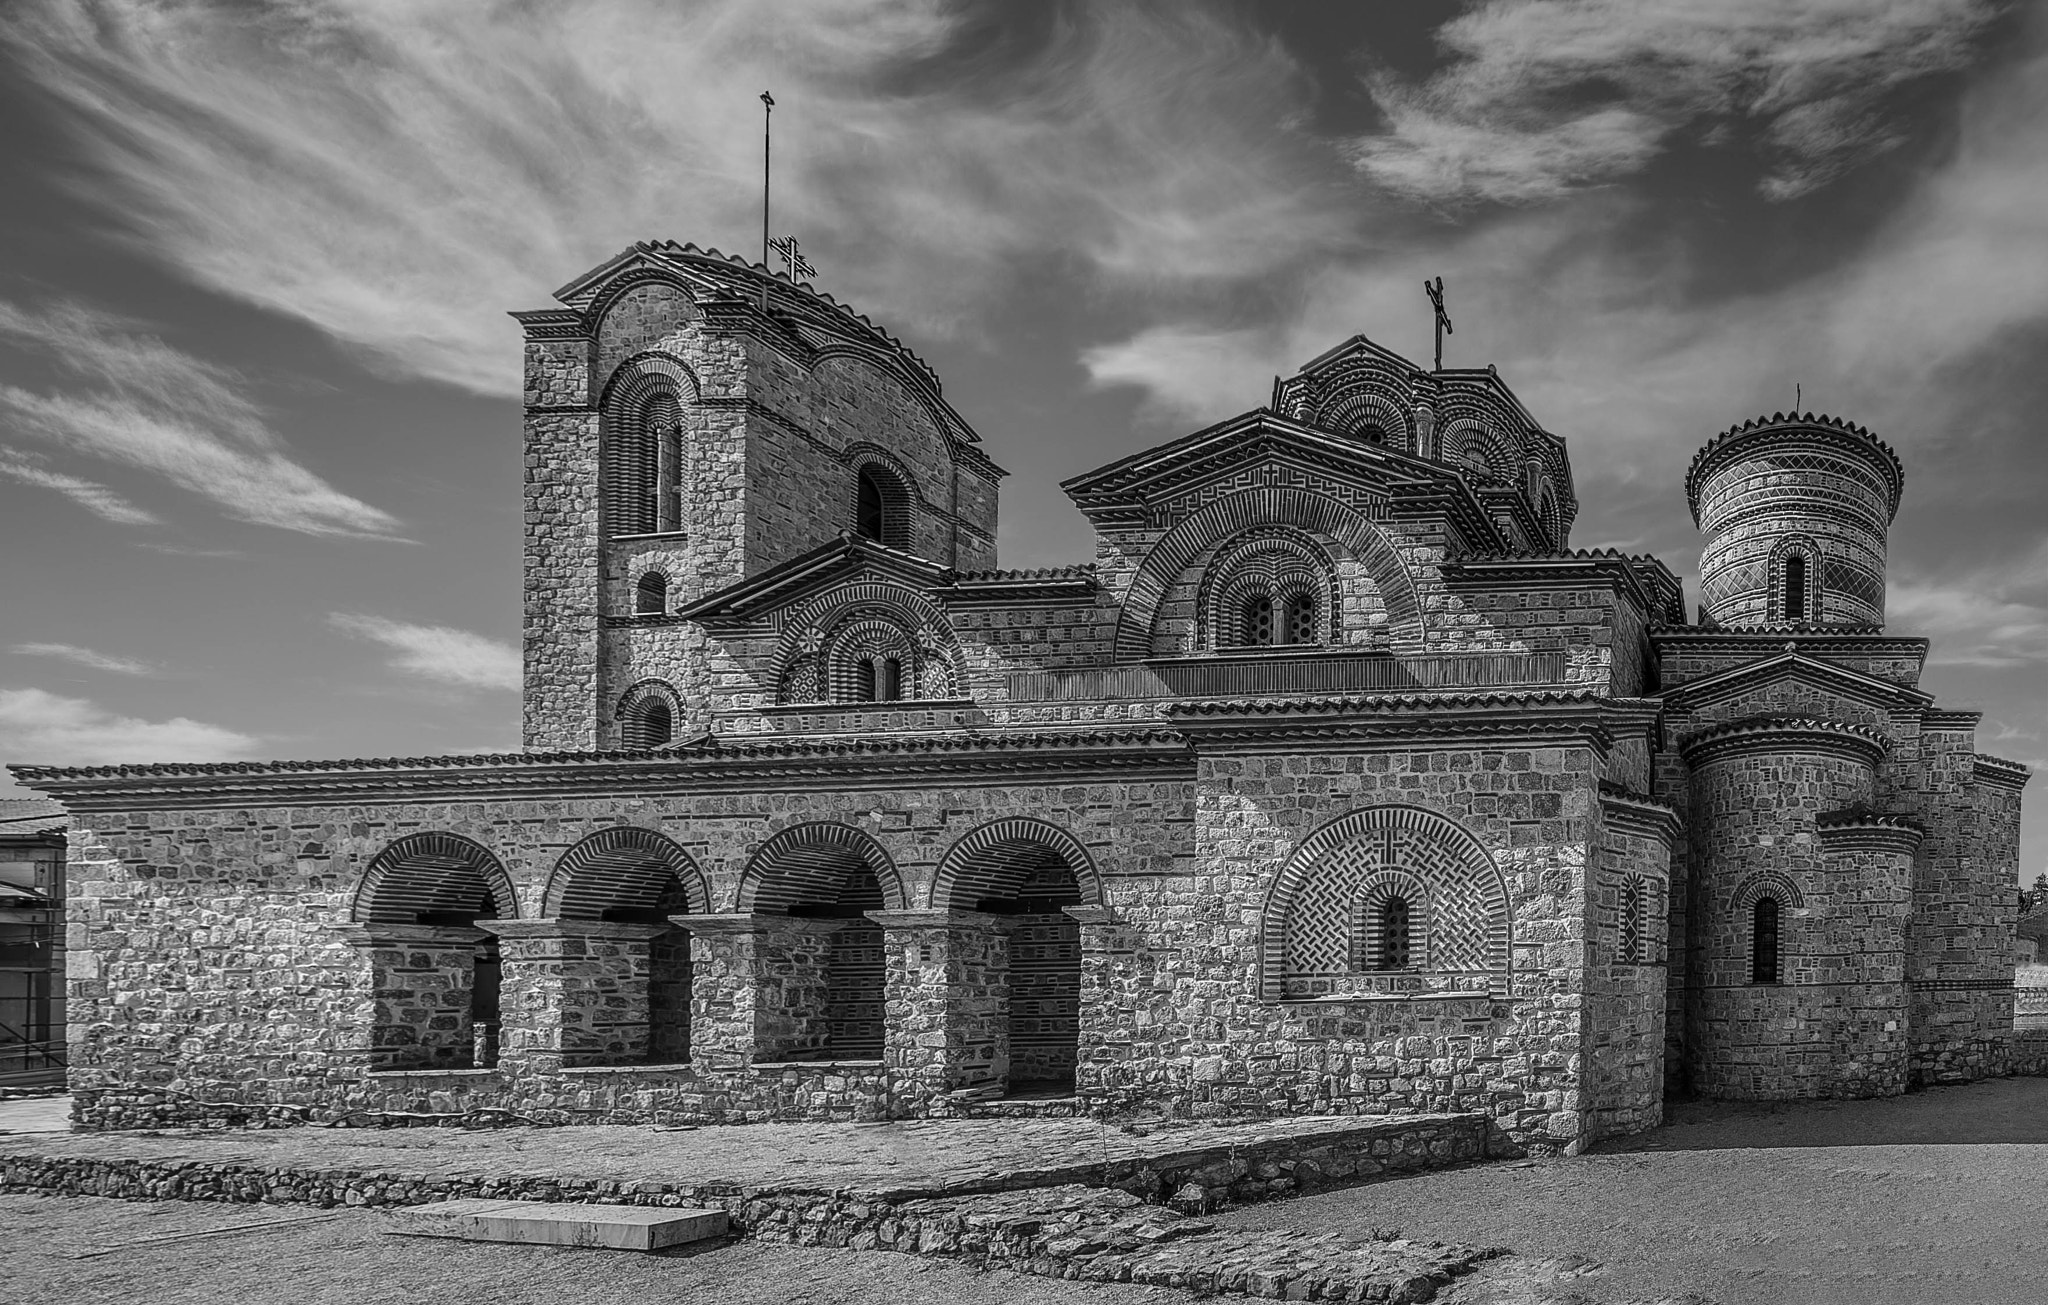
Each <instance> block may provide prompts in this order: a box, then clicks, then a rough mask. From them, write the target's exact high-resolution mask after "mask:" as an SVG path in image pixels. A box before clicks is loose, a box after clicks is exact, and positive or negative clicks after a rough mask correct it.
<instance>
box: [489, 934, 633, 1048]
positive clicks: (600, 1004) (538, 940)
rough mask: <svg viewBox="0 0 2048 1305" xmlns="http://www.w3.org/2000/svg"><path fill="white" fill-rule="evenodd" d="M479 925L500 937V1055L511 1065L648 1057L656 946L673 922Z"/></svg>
mask: <svg viewBox="0 0 2048 1305" xmlns="http://www.w3.org/2000/svg"><path fill="white" fill-rule="evenodd" d="M477 927H478V928H479V929H484V930H487V931H489V932H491V933H493V934H496V935H497V937H498V958H499V963H500V964H501V966H502V967H503V976H504V977H503V985H504V986H503V990H502V993H501V995H500V997H499V1010H500V1012H501V1014H500V1018H501V1019H502V1021H503V1024H502V1027H501V1031H500V1034H499V1051H498V1059H499V1063H500V1064H501V1065H503V1066H504V1067H505V1068H506V1069H507V1070H509V1071H511V1072H513V1073H549V1072H552V1071H555V1070H559V1069H561V1068H562V1067H564V1066H566V1065H632V1064H640V1063H644V1062H645V1061H646V1060H647V1059H648V1051H649V1036H648V1031H649V1019H648V976H649V971H650V968H651V966H650V955H649V953H650V945H651V944H652V942H653V940H654V939H655V938H656V937H658V936H659V935H661V934H664V933H667V932H668V929H669V927H668V926H667V925H662V924H621V923H616V922H614V921H610V920H479V921H478V922H477Z"/></svg>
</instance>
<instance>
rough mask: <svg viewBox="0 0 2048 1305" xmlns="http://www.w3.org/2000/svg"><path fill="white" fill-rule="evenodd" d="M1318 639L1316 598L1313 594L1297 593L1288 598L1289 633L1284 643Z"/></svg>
mask: <svg viewBox="0 0 2048 1305" xmlns="http://www.w3.org/2000/svg"><path fill="white" fill-rule="evenodd" d="M1315 641H1316V600H1315V597H1314V596H1313V595H1311V594H1296V595H1295V596H1294V597H1292V598H1290V599H1288V600H1287V633H1286V637H1285V638H1284V639H1282V640H1281V642H1282V643H1314V642H1315Z"/></svg>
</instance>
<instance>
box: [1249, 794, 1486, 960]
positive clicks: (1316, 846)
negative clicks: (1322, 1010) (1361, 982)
mask: <svg viewBox="0 0 2048 1305" xmlns="http://www.w3.org/2000/svg"><path fill="white" fill-rule="evenodd" d="M1389 870H1395V871H1399V872H1401V873H1405V874H1410V875H1413V876H1414V877H1415V878H1417V879H1420V880H1422V881H1423V883H1424V884H1425V885H1426V887H1427V892H1428V901H1429V905H1428V921H1429V935H1430V936H1429V957H1430V964H1431V967H1432V968H1433V969H1436V970H1438V971H1447V970H1456V971H1462V972H1472V973H1478V972H1485V973H1487V974H1489V975H1495V976H1498V977H1499V978H1500V979H1501V980H1502V981H1503V982H1504V983H1505V982H1507V981H1508V980H1509V979H1510V978H1511V974H1510V964H1511V956H1512V951H1511V944H1512V940H1513V935H1514V915H1513V911H1512V909H1511V907H1510V906H1509V903H1508V896H1507V881H1506V880H1505V879H1504V878H1503V877H1502V875H1501V873H1500V870H1499V868H1498V867H1497V866H1495V865H1494V863H1493V857H1492V856H1491V855H1490V854H1488V852H1487V851H1486V849H1485V848H1484V847H1483V846H1481V845H1480V843H1479V840H1478V839H1476V838H1474V837H1473V836H1472V833H1471V831H1469V830H1467V829H1466V828H1465V827H1464V826H1463V825H1460V824H1458V823H1457V822H1456V821H1454V820H1452V819H1450V818H1449V817H1447V816H1444V815H1440V814H1439V813H1437V812H1435V811H1430V810H1426V809H1424V808H1422V807H1411V806H1396V805H1387V806H1372V807H1361V808H1359V809H1358V810H1355V811H1350V812H1346V813H1345V814H1344V815H1341V816H1338V817H1337V818H1336V819H1335V820H1332V821H1330V822H1328V823H1327V824H1325V825H1323V826H1321V827H1320V828H1318V829H1316V830H1314V831H1313V832H1312V833H1310V834H1309V835H1308V837H1306V838H1304V839H1303V840H1302V841H1301V844H1300V846H1298V847H1297V848H1295V850H1294V852H1293V854H1292V855H1291V856H1289V857H1288V858H1287V860H1286V861H1285V862H1284V863H1282V865H1281V867H1280V870H1279V873H1278V874H1276V875H1275V876H1274V878H1273V883H1272V886H1271V887H1270V888H1269V889H1268V890H1267V893H1266V902H1265V909H1264V912H1263V914H1262V915H1261V917H1260V945H1259V993H1260V996H1262V997H1263V998H1265V999H1267V1000H1279V999H1281V998H1283V997H1285V996H1287V995H1288V991H1287V980H1288V979H1289V978H1290V977H1295V976H1304V977H1305V976H1309V975H1324V976H1327V975H1330V974H1333V973H1338V972H1341V971H1343V970H1345V969H1348V968H1349V956H1348V951H1349V949H1348V946H1346V945H1345V944H1346V943H1347V942H1348V939H1345V938H1344V937H1343V929H1344V927H1345V926H1348V924H1349V922H1350V920H1351V918H1352V916H1351V911H1350V909H1349V908H1350V905H1351V903H1352V902H1353V901H1354V900H1355V899H1356V898H1357V897H1358V895H1359V894H1360V893H1361V892H1362V891H1364V888H1365V885H1367V884H1370V883H1372V882H1374V880H1375V879H1376V878H1377V877H1378V876H1380V875H1382V874H1384V873H1385V872H1387V871H1389ZM1347 880H1349V881H1350V882H1347ZM1300 912H1309V913H1314V914H1315V915H1318V916H1321V917H1327V918H1326V919H1324V921H1323V923H1324V924H1325V926H1326V927H1325V928H1323V929H1322V930H1321V931H1320V932H1321V934H1322V935H1324V936H1322V937H1320V938H1317V939H1315V940H1314V941H1315V942H1316V943H1317V944H1318V945H1317V946H1316V947H1313V948H1304V947H1303V946H1302V939H1301V937H1300V936H1299V934H1300V933H1301V932H1302V931H1301V930H1300V929H1298V928H1297V927H1296V925H1297V919H1296V917H1297V913H1300ZM1333 922H1334V925H1335V928H1334V929H1333V928H1332V927H1328V926H1331V925H1332V923H1333ZM1305 951H1314V952H1316V954H1314V955H1304V954H1301V953H1303V952H1305Z"/></svg>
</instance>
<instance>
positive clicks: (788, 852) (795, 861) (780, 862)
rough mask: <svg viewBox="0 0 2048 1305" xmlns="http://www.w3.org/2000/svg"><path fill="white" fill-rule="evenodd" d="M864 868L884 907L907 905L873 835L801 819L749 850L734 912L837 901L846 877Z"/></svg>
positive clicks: (892, 867)
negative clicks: (874, 885) (879, 887)
mask: <svg viewBox="0 0 2048 1305" xmlns="http://www.w3.org/2000/svg"><path fill="white" fill-rule="evenodd" d="M860 870H866V871H867V872H868V873H870V874H872V875H874V877H875V880H876V882H877V883H879V884H880V885H881V888H882V898H883V902H884V908H885V909H887V910H891V911H900V910H903V909H904V908H905V906H907V905H908V904H909V899H908V898H907V897H906V896H905V894H904V891H903V878H902V876H901V875H900V874H898V873H897V871H896V863H895V862H894V861H893V860H891V859H890V857H889V854H888V852H887V851H885V850H883V847H882V845H881V844H880V843H878V842H876V841H875V838H874V835H872V834H869V833H868V832H867V831H865V830H861V829H856V828H854V827H853V826H852V825H842V824H839V823H837V822H835V821H826V820H816V821H807V822H805V823H804V824H800V825H791V826H790V827H789V828H787V829H785V830H783V831H782V832H781V833H779V834H776V835H775V836H774V837H772V838H770V839H769V840H768V841H767V842H765V843H763V844H761V846H760V847H759V848H757V849H755V851H754V854H753V855H752V856H751V857H748V858H747V864H746V866H745V868H743V869H742V870H741V871H740V882H739V888H738V891H737V892H736V893H735V894H734V900H733V909H734V910H736V911H767V912H775V911H784V912H786V911H788V910H789V909H790V908H791V907H793V906H799V905H803V904H806V903H815V902H831V901H836V900H837V899H838V896H839V893H840V890H841V888H842V887H843V885H844V884H845V882H846V879H847V878H848V876H849V875H852V874H854V873H856V872H858V871H860Z"/></svg>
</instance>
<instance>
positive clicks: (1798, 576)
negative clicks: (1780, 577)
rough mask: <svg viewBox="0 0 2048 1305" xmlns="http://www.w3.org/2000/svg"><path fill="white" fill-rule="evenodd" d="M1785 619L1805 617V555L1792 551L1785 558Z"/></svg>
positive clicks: (1801, 618) (1798, 619)
mask: <svg viewBox="0 0 2048 1305" xmlns="http://www.w3.org/2000/svg"><path fill="white" fill-rule="evenodd" d="M1785 619H1786V620H1788V621H1803V620H1805V619H1806V556H1805V554H1803V553H1794V554H1792V555H1791V556H1790V557H1787V558H1786V559H1785Z"/></svg>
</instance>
